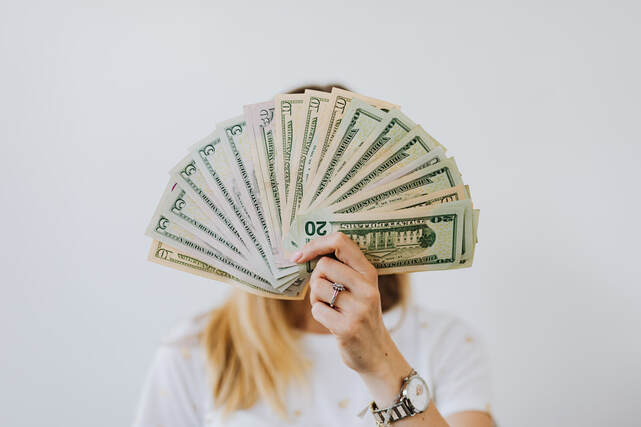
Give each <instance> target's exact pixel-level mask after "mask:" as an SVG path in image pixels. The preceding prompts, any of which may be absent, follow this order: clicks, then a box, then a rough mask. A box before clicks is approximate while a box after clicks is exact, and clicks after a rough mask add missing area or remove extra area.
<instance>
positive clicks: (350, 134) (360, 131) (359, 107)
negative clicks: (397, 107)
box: [303, 99, 388, 209]
mask: <svg viewBox="0 0 641 427" xmlns="http://www.w3.org/2000/svg"><path fill="white" fill-rule="evenodd" d="M387 114H388V113H387V112H385V111H383V110H379V109H378V108H375V107H372V106H371V105H369V104H367V103H366V102H363V101H360V100H357V99H354V100H352V102H350V104H349V107H348V108H347V111H346V113H345V117H344V119H343V120H342V122H341V125H340V126H339V127H338V130H337V131H336V137H335V138H334V140H333V141H332V145H331V146H330V147H329V149H328V150H327V153H326V156H325V157H324V159H323V161H322V163H321V164H320V166H319V167H318V171H317V173H316V175H315V176H314V180H313V181H312V183H311V185H310V186H309V188H310V191H309V192H307V193H306V194H305V195H304V199H303V204H304V206H305V209H309V208H310V207H313V206H314V203H315V202H316V201H317V200H319V196H320V195H321V194H322V193H323V191H324V190H325V188H326V187H327V186H328V185H329V184H330V181H331V179H332V177H333V176H334V173H335V172H336V171H337V168H338V167H339V166H340V164H341V161H342V160H343V155H344V154H345V152H346V151H347V150H348V149H349V147H350V145H359V144H360V143H361V142H362V141H364V140H366V139H367V137H368V136H369V135H370V134H371V133H372V131H373V130H374V129H375V128H376V126H377V125H378V124H379V123H380V122H382V121H383V120H384V118H385V116H386V115H387ZM319 201H321V200H319Z"/></svg>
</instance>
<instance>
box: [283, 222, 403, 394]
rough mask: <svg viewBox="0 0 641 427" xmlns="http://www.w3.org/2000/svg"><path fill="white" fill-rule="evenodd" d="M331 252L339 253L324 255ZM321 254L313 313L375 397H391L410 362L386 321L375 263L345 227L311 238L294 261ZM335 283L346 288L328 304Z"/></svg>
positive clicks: (315, 274) (314, 280)
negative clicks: (345, 230)
mask: <svg viewBox="0 0 641 427" xmlns="http://www.w3.org/2000/svg"><path fill="white" fill-rule="evenodd" d="M329 254H333V255H334V256H335V257H336V259H334V258H330V257H328V256H323V255H329ZM318 257H321V258H320V259H319V261H318V264H317V265H316V268H314V272H313V273H312V276H311V279H310V287H311V292H310V296H309V298H310V302H311V305H312V316H313V317H314V319H316V321H318V322H319V323H321V324H322V325H323V326H325V327H326V328H327V329H329V331H330V332H331V333H332V334H334V335H335V336H336V338H337V341H338V345H339V348H340V352H341V356H342V358H343V361H344V362H345V364H346V365H347V366H349V367H350V368H352V369H353V370H355V371H356V372H358V373H359V374H361V377H362V378H363V380H364V381H365V382H366V385H367V386H368V388H370V389H371V390H372V392H373V394H374V395H375V396H374V397H375V399H376V401H377V402H378V403H379V404H380V405H384V404H387V403H391V401H393V399H394V398H395V396H396V395H397V394H398V392H399V390H400V386H401V379H402V378H403V377H405V376H406V375H408V374H409V372H410V370H411V367H410V366H409V364H408V363H407V362H406V361H405V359H404V358H403V356H402V355H401V353H400V352H399V350H398V348H397V347H396V345H395V344H394V341H393V340H392V338H391V336H390V334H389V332H388V331H387V329H386V328H385V324H384V323H383V314H382V311H381V298H380V295H379V291H378V275H377V273H376V269H375V268H374V266H373V265H372V264H371V263H370V262H369V261H367V259H366V258H365V256H364V255H363V253H362V252H361V251H360V249H359V248H358V246H357V245H356V243H354V242H353V241H352V239H350V238H349V237H347V236H346V235H345V234H343V233H332V234H330V235H327V236H324V237H320V238H317V239H315V240H312V241H311V242H309V243H308V244H307V245H305V247H303V248H302V250H301V251H299V252H297V253H295V254H294V255H293V256H292V261H294V262H298V263H302V262H307V261H310V260H313V259H315V258H318ZM333 283H340V284H342V285H344V286H345V288H346V289H345V290H344V291H341V292H340V293H339V294H338V297H337V298H336V302H335V304H334V308H332V307H330V306H329V302H330V300H331V297H332V293H333V289H332V284H333Z"/></svg>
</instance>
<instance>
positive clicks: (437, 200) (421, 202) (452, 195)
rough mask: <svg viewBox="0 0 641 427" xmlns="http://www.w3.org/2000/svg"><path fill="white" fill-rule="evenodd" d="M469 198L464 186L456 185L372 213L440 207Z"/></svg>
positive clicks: (395, 203)
mask: <svg viewBox="0 0 641 427" xmlns="http://www.w3.org/2000/svg"><path fill="white" fill-rule="evenodd" d="M468 199H469V196H468V194H467V192H466V191H465V186H463V185H458V186H456V187H452V188H446V189H445V190H441V191H436V192H434V193H429V194H425V195H423V196H419V197H415V198H413V199H408V200H399V201H397V202H393V203H389V204H387V205H385V206H383V207H381V208H379V209H376V210H374V211H373V212H381V211H400V210H403V209H412V208H419V207H429V206H436V205H442V204H444V203H450V202H456V201H458V200H468Z"/></svg>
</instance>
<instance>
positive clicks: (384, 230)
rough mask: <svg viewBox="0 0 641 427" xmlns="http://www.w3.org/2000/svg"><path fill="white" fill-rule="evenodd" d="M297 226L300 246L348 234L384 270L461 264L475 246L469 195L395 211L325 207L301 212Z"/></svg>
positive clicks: (417, 269)
mask: <svg viewBox="0 0 641 427" xmlns="http://www.w3.org/2000/svg"><path fill="white" fill-rule="evenodd" d="M466 217H467V218H466ZM296 225H297V227H298V228H299V229H298V231H297V233H296V234H297V236H298V238H299V241H298V244H297V246H299V247H302V246H303V245H305V244H306V243H307V242H308V241H310V240H312V239H314V238H317V237H322V236H326V235H328V234H330V233H332V232H337V231H338V232H342V233H344V234H346V235H347V236H349V237H350V238H351V239H352V240H353V241H354V242H355V243H356V244H357V245H358V246H359V248H360V249H361V251H363V253H364V254H365V257H366V258H367V259H368V260H369V261H370V262H371V263H372V264H373V265H374V267H376V269H377V270H378V272H379V274H391V273H408V272H412V271H425V270H440V269H446V268H451V267H452V266H456V265H457V264H459V263H460V261H461V259H462V256H463V250H464V245H468V246H471V245H472V240H471V239H472V238H473V232H472V203H471V201H469V200H463V201H458V202H452V203H447V204H443V205H438V206H435V207H430V208H414V209H406V210H403V211H395V212H380V213H377V212H361V213H358V214H347V215H345V214H334V213H330V212H327V211H325V212H322V211H319V212H315V213H313V214H305V215H301V216H299V217H298V218H297V221H296ZM466 228H468V229H469V233H468V234H469V235H470V236H469V237H467V238H468V240H469V241H468V242H464V234H465V231H466ZM310 268H313V263H311V264H310Z"/></svg>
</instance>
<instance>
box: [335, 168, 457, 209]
mask: <svg viewBox="0 0 641 427" xmlns="http://www.w3.org/2000/svg"><path fill="white" fill-rule="evenodd" d="M462 184H463V180H462V179H461V174H460V172H459V170H458V168H457V166H456V162H455V161H454V159H453V158H449V159H445V160H443V161H440V162H438V163H436V164H435V165H433V166H430V167H427V168H425V169H421V170H418V171H416V172H414V173H412V174H409V175H406V176H404V177H402V178H400V179H398V180H396V181H393V182H390V183H389V184H387V185H384V186H380V187H376V188H374V189H372V190H370V191H366V192H363V193H362V194H358V195H356V196H354V197H352V198H349V199H346V200H343V201H342V202H340V203H335V204H333V205H331V206H330V207H329V209H330V210H331V211H332V212H336V213H343V214H348V213H354V212H358V211H361V210H373V209H379V208H382V207H384V206H385V205H387V204H390V203H394V202H398V201H401V200H411V199H414V198H416V197H419V196H422V195H425V194H430V193H433V192H435V191H439V190H443V189H446V188H451V187H456V186H457V185H462Z"/></svg>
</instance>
